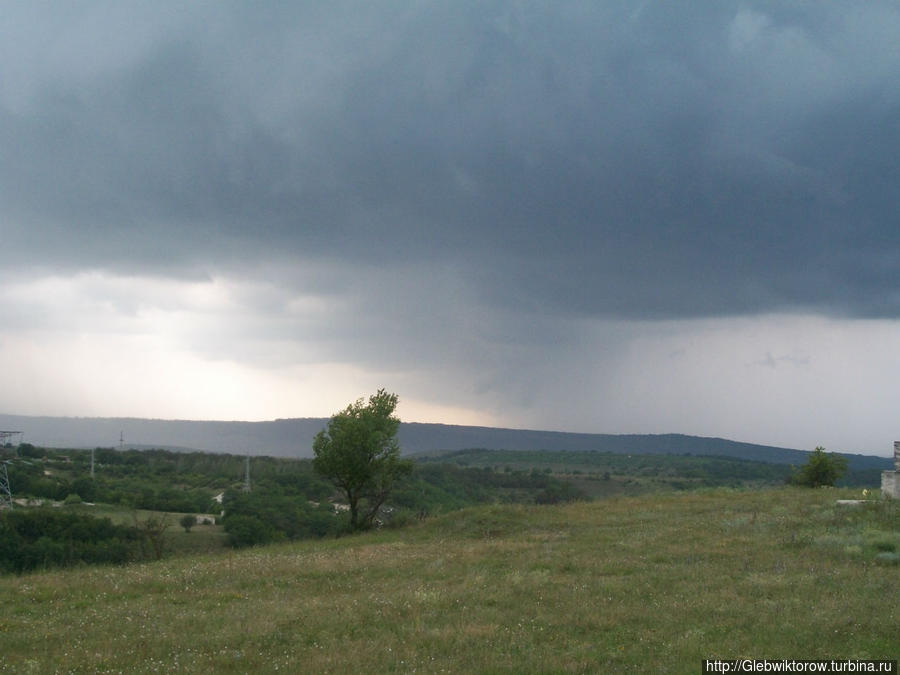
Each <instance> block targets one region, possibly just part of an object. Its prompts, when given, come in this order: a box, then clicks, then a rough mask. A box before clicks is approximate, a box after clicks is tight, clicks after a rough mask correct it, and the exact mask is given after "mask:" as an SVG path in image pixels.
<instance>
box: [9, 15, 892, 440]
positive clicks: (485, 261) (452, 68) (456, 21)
mask: <svg viewBox="0 0 900 675" xmlns="http://www.w3.org/2000/svg"><path fill="white" fill-rule="evenodd" d="M0 228H2V229H0V234H2V237H0V241H2V258H0V369H2V370H0V373H2V386H0V412H4V413H8V414H25V415H72V416H137V417H160V418H180V419H244V420H265V419H274V418H278V417H312V416H327V415H330V414H332V413H334V412H336V411H337V410H339V409H341V408H343V407H344V406H345V405H346V404H347V403H349V402H350V401H352V400H353V399H356V398H357V397H360V396H365V395H368V394H370V393H372V392H374V391H375V390H376V389H378V388H380V387H385V388H387V389H389V390H391V391H395V392H397V393H398V394H399V395H400V398H401V408H400V411H399V412H400V415H401V417H402V418H403V419H404V420H407V421H430V422H445V423H456V424H486V425H497V426H511V427H521V428H532V429H554V430H564V431H584V432H605V433H663V432H682V433H689V434H696V435H702V436H723V437H727V438H731V439H735V440H742V441H750V442H759V443H767V444H773V445H782V446H788V447H798V448H804V449H812V448H813V447H815V446H816V445H825V446H826V447H827V448H828V449H830V450H842V451H847V452H865V453H870V454H889V453H890V452H891V448H892V441H893V440H894V439H900V416H898V402H900V5H898V3H897V2H896V1H895V0H869V1H867V2H847V1H846V0H831V1H829V0H809V1H808V2H804V1H801V0H794V1H791V2H785V1H784V0H778V1H775V0H772V1H764V0H759V1H755V2H754V1H747V2H728V1H725V0H709V1H707V2H704V1H700V0H684V1H671V2H664V3H660V2H644V3H641V2H636V1H635V0H623V1H621V2H618V1H616V2H612V1H602V0H601V1H591V2H559V1H558V0H548V1H547V2H536V1H529V0H524V1H521V0H519V1H512V0H510V1H506V0H497V1H495V2H484V1H483V0H478V1H474V0H473V1H471V2H469V1H464V0H455V1H454V2H438V1H434V2H432V1H428V0H422V1H418V2H339V1H330V2H327V3H326V2H284V3H276V2H263V3H259V2H253V3H251V2H222V1H215V2H193V3H175V2H136V3H127V2H122V1H121V0H114V1H110V2H99V1H98V2H91V1H84V2H47V3H41V2H28V3H25V2H12V1H4V2H0Z"/></svg>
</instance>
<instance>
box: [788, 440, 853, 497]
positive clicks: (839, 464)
mask: <svg viewBox="0 0 900 675" xmlns="http://www.w3.org/2000/svg"><path fill="white" fill-rule="evenodd" d="M846 470H847V460H846V459H845V458H843V457H841V456H839V455H836V454H834V453H833V452H828V453H826V452H825V448H823V447H822V446H821V445H820V446H819V447H817V448H816V449H815V450H814V451H813V452H812V453H811V454H810V456H809V459H808V460H807V461H806V464H805V465H803V466H802V467H800V470H799V471H797V472H796V473H795V474H794V475H793V476H792V478H791V482H792V483H793V484H794V485H804V486H806V487H819V486H821V485H834V483H835V481H837V479H838V478H840V477H841V476H843V475H844V472H845V471H846Z"/></svg>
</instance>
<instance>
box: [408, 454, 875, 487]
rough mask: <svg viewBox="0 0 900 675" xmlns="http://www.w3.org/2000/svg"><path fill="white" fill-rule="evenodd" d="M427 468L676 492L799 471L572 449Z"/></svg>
mask: <svg viewBox="0 0 900 675" xmlns="http://www.w3.org/2000/svg"><path fill="white" fill-rule="evenodd" d="M417 460H418V461H419V462H421V463H444V462H451V463H453V464H456V465H457V466H460V467H492V468H493V469H494V470H495V471H504V470H511V469H521V468H523V467H532V468H545V469H550V470H551V471H553V472H557V473H569V474H595V475H599V476H602V475H604V474H606V476H607V478H608V477H609V476H620V477H628V478H659V479H666V480H667V481H668V483H669V484H671V485H672V486H673V487H679V486H681V487H683V488H691V487H699V486H703V487H717V486H732V487H733V486H740V485H747V486H753V485H777V484H782V483H786V482H789V481H790V480H791V476H792V475H793V473H794V470H795V467H792V466H791V465H789V464H775V463H770V462H763V461H758V460H751V459H742V458H739V457H731V456H724V455H698V454H693V455H692V454H683V455H663V454H652V455H651V454H634V455H627V454H621V453H614V452H599V451H598V452H595V451H581V450H579V451H570V450H562V451H556V450H534V451H532V450H490V449H482V448H472V449H467V450H455V451H448V452H440V453H430V454H428V455H422V456H419V457H417ZM880 480H881V473H880V470H879V469H868V468H862V469H852V468H851V469H849V470H848V471H847V473H846V474H844V476H843V477H842V478H841V479H840V480H839V481H838V483H837V484H838V486H846V487H855V486H877V485H878V484H879V481H880Z"/></svg>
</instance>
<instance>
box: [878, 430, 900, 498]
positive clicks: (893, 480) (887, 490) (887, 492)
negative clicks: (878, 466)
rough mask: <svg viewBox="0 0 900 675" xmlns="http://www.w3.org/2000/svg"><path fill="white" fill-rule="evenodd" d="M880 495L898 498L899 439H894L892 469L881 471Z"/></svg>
mask: <svg viewBox="0 0 900 675" xmlns="http://www.w3.org/2000/svg"><path fill="white" fill-rule="evenodd" d="M881 496H882V497H892V498H893V499H900V441H894V470H893V471H882V472H881Z"/></svg>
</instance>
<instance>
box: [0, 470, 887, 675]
mask: <svg viewBox="0 0 900 675" xmlns="http://www.w3.org/2000/svg"><path fill="white" fill-rule="evenodd" d="M854 496H858V495H857V494H856V493H851V492H850V491H841V490H802V489H798V488H782V489H773V490H763V491H749V490H748V491H740V490H726V489H719V490H710V491H701V492H694V493H678V494H656V495H648V496H642V497H637V498H631V497H629V498H621V499H610V500H604V501H596V502H590V503H576V504H569V505H566V506H559V507H527V506H489V507H480V508H472V509H466V510H463V511H460V512H456V513H451V514H448V515H446V516H442V517H440V518H434V519H430V520H426V521H425V522H423V523H421V524H416V525H414V526H412V527H409V528H405V529H398V530H385V531H381V532H376V533H370V534H365V535H359V536H354V537H346V538H342V539H331V540H324V541H313V542H300V543H294V544H285V545H279V546H272V547H267V548H260V549H252V550H248V551H243V552H236V553H229V554H225V555H222V554H218V555H208V554H207V555H196V556H191V557H178V558H172V559H168V560H164V561H161V562H158V563H152V564H141V565H134V566H130V567H119V568H116V567H105V568H82V569H74V570H66V571H56V572H46V573H38V574H30V575H24V576H21V577H5V578H3V579H2V582H3V583H2V584H0V606H2V607H3V610H4V611H3V613H2V616H0V651H2V654H3V659H2V661H0V672H16V673H23V672H25V673H27V672H35V673H43V672H55V671H65V672H75V673H93V672H112V671H126V672H213V671H215V672H275V671H287V672H299V671H302V672H413V671H415V672H473V671H474V672H510V673H523V672H524V673H528V672H620V671H626V670H636V671H640V672H676V673H678V672H685V673H696V672H698V671H699V668H700V660H701V659H702V658H713V657H738V656H741V657H756V658H896V655H897V648H898V644H900V642H898V634H897V625H898V623H900V616H898V611H900V610H898V606H897V593H898V591H897V589H898V588H900V565H898V564H896V563H895V562H892V560H891V559H890V557H889V556H890V555H891V554H892V553H894V554H895V553H896V551H898V550H900V504H898V503H897V502H876V503H873V504H871V505H865V506H861V507H838V506H836V505H835V499H837V498H847V497H854ZM192 535H193V533H192V534H191V535H187V536H192ZM885 554H887V556H885ZM894 557H895V558H896V555H895V556H894Z"/></svg>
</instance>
